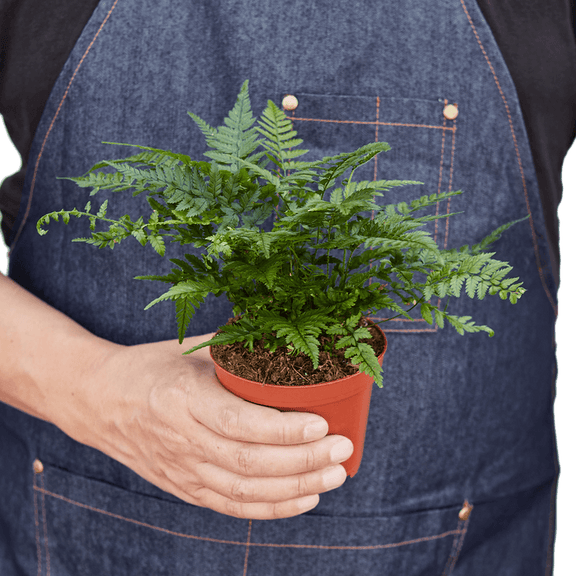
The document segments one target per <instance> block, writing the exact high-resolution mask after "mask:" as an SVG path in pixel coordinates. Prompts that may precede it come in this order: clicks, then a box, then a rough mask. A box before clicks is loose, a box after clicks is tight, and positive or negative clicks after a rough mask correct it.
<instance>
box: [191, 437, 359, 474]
mask: <svg viewBox="0 0 576 576" xmlns="http://www.w3.org/2000/svg"><path fill="white" fill-rule="evenodd" d="M200 434H202V433H200ZM202 435H203V434H202ZM201 442H202V444H203V446H204V456H205V458H206V460H208V461H210V462H213V463H214V464H216V465H217V466H219V467H220V468H224V469H226V470H229V471H230V472H234V473H235V474H240V475H242V476H260V477H264V478H267V477H270V476H291V475H294V474H302V473H304V472H310V471H313V470H321V469H323V468H327V467H329V466H333V465H335V464H340V463H341V462H344V460H347V459H348V458H349V457H350V456H351V455H352V452H353V451H354V447H353V445H352V442H351V441H350V440H349V439H348V438H345V437H344V436H326V437H325V438H323V439H322V440H317V441H316V442H310V443H307V444H299V445H295V446H270V445H267V444H252V443H248V442H237V441H235V440H228V439H227V438H223V437H221V436H215V435H211V436H208V437H203V438H202V439H201Z"/></svg>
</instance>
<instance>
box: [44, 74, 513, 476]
mask: <svg viewBox="0 0 576 576" xmlns="http://www.w3.org/2000/svg"><path fill="white" fill-rule="evenodd" d="M189 114H190V116H191V117H192V119H193V120H194V121H195V123H196V124H197V126H198V127H199V128H200V130H201V132H202V134H203V135H204V137H205V139H206V144H207V146H208V151H207V152H206V156H207V157H208V159H209V161H203V160H193V159H192V158H190V157H189V156H186V155H184V154H177V153H174V152H171V151H167V150H160V149H155V148H150V147H145V146H136V148H138V149H140V152H139V153H137V154H136V155H133V156H130V157H127V158H122V159H115V160H106V161H103V162H100V163H98V164H96V165H95V166H93V167H92V168H91V169H90V171H89V172H88V173H87V174H86V175H84V176H81V177H77V178H70V180H72V181H74V182H75V183H76V184H77V185H78V186H81V187H86V188H91V189H92V191H91V195H94V194H96V193H97V192H98V191H99V190H111V191H131V192H132V193H133V194H134V195H138V194H142V193H145V194H146V196H147V201H148V204H149V206H150V211H149V213H148V214H146V215H144V214H142V215H140V216H139V217H138V218H137V219H136V220H133V219H132V218H131V217H130V216H128V215H124V216H122V217H121V218H119V219H112V218H109V217H107V204H108V201H105V202H103V203H102V204H101V205H100V206H99V207H98V208H92V205H91V203H90V202H88V204H87V205H86V206H85V208H84V209H83V210H78V209H73V210H60V211H56V212H52V213H50V214H46V215H45V216H43V217H42V218H41V219H40V220H39V221H38V225H37V227H38V231H39V233H40V234H45V233H46V230H45V229H44V226H45V225H46V224H48V222H49V220H50V219H51V218H52V219H54V220H58V219H59V218H62V220H63V221H64V222H65V223H68V222H69V221H70V218H72V217H86V218H88V219H89V222H90V228H91V235H90V236H89V237H87V238H78V239H77V241H81V242H87V243H89V244H93V245H95V246H98V247H99V248H104V247H110V248H113V247H114V246H115V245H116V244H117V243H119V242H122V241H124V240H126V239H127V238H128V237H131V236H132V237H134V238H135V239H136V240H137V241H138V242H140V244H141V245H142V246H146V245H147V244H150V245H151V246H152V248H153V249H154V250H155V251H156V252H157V253H158V254H159V255H160V256H164V254H165V241H166V240H167V239H168V240H170V241H172V242H176V243H179V244H180V245H182V246H188V247H194V248H195V249H196V252H195V253H191V252H190V253H185V254H184V256H183V258H181V259H172V260H171V262H172V263H173V264H174V266H175V267H174V268H173V269H172V271H171V272H170V273H169V274H166V275H160V276H156V275H152V276H150V275H148V276H139V277H138V279H144V280H154V281H160V282H164V283H166V284H168V285H169V288H168V290H167V291H166V292H164V293H163V294H162V295H160V296H159V297H158V298H156V299H155V300H154V301H152V302H150V304H149V305H148V307H150V306H154V305H155V304H157V303H158V302H162V301H165V300H171V301H173V302H174V303H175V306H176V318H177V324H178V335H179V339H180V342H182V341H183V339H184V337H185V334H186V331H187V328H188V326H189V323H190V322H191V320H192V319H193V316H194V312H195V310H196V308H197V307H199V306H200V305H201V304H202V301H203V299H204V298H205V297H206V296H207V295H208V294H210V293H212V294H214V295H216V296H219V295H221V294H225V295H227V297H228V299H229V300H230V301H231V302H232V303H233V306H234V308H233V310H234V314H235V318H233V319H232V320H231V321H230V322H229V323H228V324H226V325H225V326H222V327H220V329H219V331H218V332H217V334H216V335H215V336H214V337H213V338H212V339H211V340H210V341H208V342H205V343H204V344H201V345H200V346H196V347H195V348H193V349H191V350H188V351H187V352H185V353H190V352H193V351H194V350H197V349H198V348H201V347H202V346H208V345H210V346H211V347H212V348H211V351H212V357H213V358H214V360H215V365H216V370H217V375H218V377H219V379H220V381H221V382H222V383H223V384H224V385H225V386H226V387H227V388H228V389H230V390H231V391H232V392H234V393H236V394H238V395H240V396H242V397H243V398H245V399H247V400H250V401H253V402H257V403H260V404H265V405H269V406H275V407H278V408H280V409H288V410H306V411H313V412H315V413H317V414H320V415H322V416H324V417H325V418H326V419H327V420H328V423H329V427H330V433H336V434H343V435H346V436H348V437H349V438H350V439H351V440H352V442H353V443H354V445H355V453H354V455H353V456H352V457H351V459H350V460H348V461H347V462H346V463H345V464H344V465H345V467H346V470H347V472H348V474H349V475H350V476H353V475H354V474H355V473H356V471H357V470H358V466H359V465H360V459H361V456H362V448H363V443H364V433H365V428H366V421H367V418H368V406H369V402H370V394H371V390H372V382H373V381H376V384H377V385H378V386H380V387H381V386H382V385H383V379H382V375H381V363H382V357H383V354H384V351H385V349H386V339H385V336H384V334H383V333H382V330H381V329H380V328H379V327H378V326H377V324H378V323H377V322H371V321H370V316H371V315H373V314H374V313H375V312H376V311H380V310H388V311H389V312H390V313H391V314H392V315H393V317H397V316H406V317H409V318H410V316H409V312H410V311H414V312H416V313H418V314H419V315H420V317H421V318H423V319H424V320H425V321H426V322H428V323H430V324H432V323H434V322H436V323H437V324H438V326H439V327H443V325H444V324H445V323H448V324H450V325H452V326H453V327H454V328H455V329H456V330H457V331H458V332H459V333H461V334H464V333H465V332H478V331H486V332H488V333H489V334H492V331H491V329H490V328H489V327H487V326H479V325H476V324H475V323H474V322H473V321H472V320H471V318H470V317H468V316H464V317H458V316H455V315H451V314H449V313H448V312H447V310H446V308H445V307H440V304H439V302H440V299H444V298H446V297H459V296H461V294H463V293H464V292H465V293H466V294H467V295H468V296H469V297H470V298H479V299H482V298H484V296H485V295H487V294H489V295H498V296H500V297H501V298H502V299H505V300H509V301H510V302H512V303H515V302H516V301H517V299H518V298H519V297H520V296H521V295H522V293H523V292H524V289H523V288H522V286H521V283H519V282H518V279H517V278H510V277H509V273H510V271H511V267H510V266H509V265H508V264H507V263H506V262H501V261H499V260H496V259H494V258H493V256H494V254H493V253H491V252H487V249H488V247H489V246H490V244H491V243H492V242H494V241H495V240H496V239H498V238H499V237H500V235H501V234H502V232H504V230H506V229H507V228H508V227H510V226H511V225H512V224H513V223H508V224H506V225H504V226H501V227H500V228H498V229H496V230H495V231H494V232H492V233H491V234H490V235H489V236H487V238H486V239H485V240H483V241H482V242H480V243H479V244H476V245H474V246H463V247H462V248H460V249H451V250H446V249H440V248H439V247H438V246H437V244H436V242H435V241H434V238H433V237H432V236H431V235H430V234H429V233H428V232H426V231H425V230H424V229H423V227H424V226H425V225H426V224H427V223H428V222H430V221H431V220H434V219H437V218H439V217H440V216H437V215H430V214H426V213H425V209H426V208H428V207H430V206H436V204H437V203H438V202H441V201H445V200H447V199H448V198H449V197H451V196H454V195H457V194H460V192H449V193H442V194H434V195H431V196H422V197H420V198H418V199H416V200H414V201H412V202H411V203H400V204H395V205H381V204H378V203H377V202H376V198H377V197H380V196H382V195H383V193H384V192H385V191H386V190H388V189H390V188H391V187H394V186H408V185H413V184H418V183H417V182H411V181H391V180H378V181H356V180H354V172H355V170H356V169H357V168H358V167H359V166H361V165H363V164H365V163H367V162H369V161H370V160H372V159H373V158H374V157H375V156H376V155H377V154H380V153H381V152H384V151H386V150H388V149H389V146H388V145H387V144H386V143H370V144H367V145H365V146H363V147H361V148H359V149H357V150H355V151H353V152H346V153H342V154H338V155H336V156H331V157H327V158H323V159H321V160H317V161H302V160H301V159H300V157H301V156H302V155H304V154H305V153H306V150H304V149H302V148H301V145H302V140H301V139H299V138H297V134H296V131H295V130H294V129H293V126H292V123H291V121H290V120H289V119H288V118H287V117H286V116H285V114H284V113H283V111H282V110H280V109H279V108H278V107H277V106H276V105H275V104H274V103H273V102H269V103H268V105H267V107H266V109H265V110H264V111H263V113H262V115H261V116H260V118H259V119H258V121H256V119H255V118H254V117H253V115H252V112H251V105H250V100H249V95H248V82H245V83H244V85H243V86H242V89H241V91H240V94H239V95H238V98H237V101H236V104H235V105H234V107H233V108H232V110H231V111H230V112H229V115H228V117H227V118H226V119H225V121H224V124H223V125H222V126H220V127H218V128H213V127H211V126H209V125H208V124H207V123H206V122H204V121H203V120H202V119H201V118H199V117H197V116H196V115H194V114H192V113H189ZM97 224H104V225H105V226H107V229H104V230H98V231H97V230H96V225H97ZM433 297H437V298H434V299H433ZM435 301H437V302H438V304H434V302H435ZM257 359H260V361H258V360H257ZM242 365H243V366H244V367H242ZM258 366H260V368H258ZM234 372H237V374H234Z"/></svg>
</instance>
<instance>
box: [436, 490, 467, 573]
mask: <svg viewBox="0 0 576 576" xmlns="http://www.w3.org/2000/svg"><path fill="white" fill-rule="evenodd" d="M464 506H469V507H470V514H469V516H468V518H467V519H466V520H459V521H458V530H460V536H458V535H456V536H454V542H453V543H452V552H450V556H449V558H448V562H447V563H446V566H445V567H444V572H442V576H450V574H452V571H453V570H454V568H455V566H456V562H458V558H459V556H460V552H461V551H462V546H463V545H464V538H465V537H466V532H467V531H468V524H469V523H470V517H471V516H472V510H473V509H474V506H472V504H470V502H468V500H465V501H464ZM461 526H462V528H461ZM455 548H456V550H455Z"/></svg>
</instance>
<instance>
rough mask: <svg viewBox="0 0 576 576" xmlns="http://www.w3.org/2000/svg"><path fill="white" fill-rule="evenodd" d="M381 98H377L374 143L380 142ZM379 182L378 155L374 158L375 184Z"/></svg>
mask: <svg viewBox="0 0 576 576" xmlns="http://www.w3.org/2000/svg"><path fill="white" fill-rule="evenodd" d="M379 120H380V96H376V131H375V134H374V142H378V129H379V128H380V124H378V122H379ZM376 180H378V155H376V156H374V182H376Z"/></svg>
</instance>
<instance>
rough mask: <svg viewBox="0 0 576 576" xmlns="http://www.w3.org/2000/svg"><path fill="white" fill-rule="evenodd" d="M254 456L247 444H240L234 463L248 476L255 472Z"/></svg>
mask: <svg viewBox="0 0 576 576" xmlns="http://www.w3.org/2000/svg"><path fill="white" fill-rule="evenodd" d="M255 464H256V458H255V455H254V450H253V449H252V448H251V447H250V446H249V445H245V446H241V447H240V448H239V449H238V451H237V452H236V465H237V466H238V469H239V470H240V472H241V473H242V474H244V475H245V476H250V475H252V474H254V472H255Z"/></svg>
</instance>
